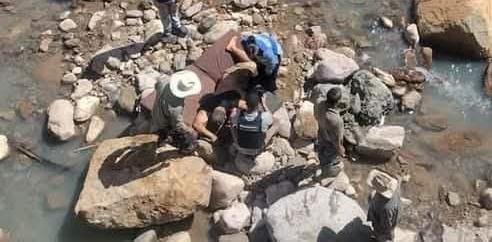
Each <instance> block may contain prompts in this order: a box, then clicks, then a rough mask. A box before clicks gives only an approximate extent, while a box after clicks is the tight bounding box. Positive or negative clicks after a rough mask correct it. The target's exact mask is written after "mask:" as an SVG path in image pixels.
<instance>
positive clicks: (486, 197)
mask: <svg viewBox="0 0 492 242" xmlns="http://www.w3.org/2000/svg"><path fill="white" fill-rule="evenodd" d="M480 204H481V205H482V207H483V208H485V209H487V210H492V188H487V189H485V190H483V191H482V192H481V193H480Z"/></svg>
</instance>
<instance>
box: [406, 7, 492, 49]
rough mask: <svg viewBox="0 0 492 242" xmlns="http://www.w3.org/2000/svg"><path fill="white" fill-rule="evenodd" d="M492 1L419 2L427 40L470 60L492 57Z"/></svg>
mask: <svg viewBox="0 0 492 242" xmlns="http://www.w3.org/2000/svg"><path fill="white" fill-rule="evenodd" d="M491 9H492V2H491V1H489V0H461V1H449V0H427V1H417V6H416V10H417V21H418V25H419V30H420V34H421V36H422V38H423V40H424V41H426V42H429V43H431V44H433V45H435V46H438V47H444V48H446V49H447V50H448V51H452V52H457V53H458V54H462V55H465V56H468V57H491V54H492V52H491V51H492V50H491V47H492V10H491Z"/></svg>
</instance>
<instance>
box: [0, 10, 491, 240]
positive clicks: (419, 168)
mask: <svg viewBox="0 0 492 242" xmlns="http://www.w3.org/2000/svg"><path fill="white" fill-rule="evenodd" d="M87 4H88V5H91V4H94V5H97V4H102V3H87ZM316 4H317V3H313V5H307V6H302V5H288V7H287V8H285V9H282V10H280V11H279V10H274V11H279V12H280V13H279V14H278V15H279V19H280V20H279V21H278V22H274V24H273V27H274V29H275V30H276V32H278V33H279V35H280V36H281V37H283V38H282V40H283V41H284V45H285V41H286V40H287V39H290V34H289V33H288V32H283V31H282V30H281V29H283V28H285V29H289V30H291V31H292V29H294V31H292V32H294V33H295V32H298V33H299V35H300V36H299V40H298V41H299V42H301V43H307V42H308V39H309V38H310V36H309V35H307V34H305V33H304V32H303V31H304V30H305V29H306V28H307V20H306V22H305V23H306V25H304V24H302V23H300V22H296V24H293V21H289V22H288V23H291V24H289V25H285V24H283V23H284V22H283V21H282V20H283V19H284V18H285V19H291V20H292V19H295V18H296V17H299V16H311V15H310V14H309V13H310V11H311V10H313V9H314V10H316V9H323V8H322V7H321V6H322V4H320V5H316ZM99 6H102V5H99ZM274 6H277V5H274ZM295 6H297V7H295ZM356 6H360V5H356ZM132 7H136V5H129V6H128V8H130V9H131V8H132ZM108 8H109V9H113V10H115V9H118V10H117V12H122V13H124V12H125V10H124V9H121V7H120V6H119V4H118V3H116V2H113V3H111V4H110V5H109V7H108ZM300 8H302V9H304V10H299V9H300ZM104 9H105V8H97V9H96V8H91V7H89V6H88V7H86V12H84V11H82V12H81V13H80V15H79V14H77V16H78V17H80V16H83V17H84V18H83V19H84V20H83V21H81V22H80V23H78V25H79V27H81V28H83V29H84V31H82V32H81V33H86V32H87V31H85V25H86V24H85V23H86V22H87V21H88V20H89V19H90V18H89V16H92V13H94V12H95V11H96V10H104ZM267 10H268V8H267ZM284 10H285V11H284ZM268 11H269V10H268ZM301 11H305V12H302V13H301ZM283 12H285V15H282V14H281V13H283ZM313 16H316V15H313ZM378 17H379V16H378ZM121 18H123V17H121ZM320 19H322V18H320ZM371 19H372V20H374V21H377V19H378V18H377V17H376V16H374V17H373V18H371ZM248 21H249V20H246V22H248ZM257 21H260V20H259V19H257ZM340 22H344V21H340ZM345 22H347V21H345ZM57 23H58V22H57ZM280 23H282V24H280ZM253 24H254V23H253ZM297 24H300V25H301V28H302V31H295V29H296V26H295V25H297ZM265 25H267V24H266V23H265ZM279 25H281V26H282V27H279ZM262 26H263V25H262ZM52 28H53V29H54V28H56V26H52ZM100 30H101V31H102V32H99V33H98V34H95V35H94V36H91V35H90V34H87V36H85V35H82V36H81V37H78V38H79V40H80V43H82V44H81V45H82V47H80V48H81V50H82V53H86V54H85V55H84V56H83V59H84V60H85V62H88V61H89V60H90V57H91V56H92V54H94V53H95V51H97V50H98V49H99V47H100V46H102V45H103V43H105V41H106V40H108V38H110V37H109V35H108V33H106V34H105V35H104V36H105V37H102V38H101V37H100V36H99V35H100V34H104V33H103V32H104V28H102V29H99V28H97V31H96V32H98V31H100ZM323 30H324V31H325V32H329V31H331V29H330V30H326V29H323ZM378 31H381V32H380V33H385V32H384V31H386V30H384V28H379V27H377V28H376V32H378ZM42 32H44V30H43V31H42ZM122 32H127V31H122ZM393 32H395V33H393V34H390V36H391V35H394V36H399V34H400V33H401V32H400V31H393ZM87 33H89V32H87ZM381 35H382V36H387V35H385V34H381ZM98 36H99V37H98ZM68 37H70V36H68ZM327 37H328V38H327V39H330V40H331V38H330V37H331V35H328V36H327ZM321 38H323V37H321ZM54 39H55V41H54V42H52V43H53V44H50V47H49V48H48V52H47V53H48V54H40V55H41V56H42V55H51V54H55V53H56V52H57V50H58V48H62V47H61V46H62V43H61V39H59V37H56V34H55V38H54ZM57 39H58V40H60V42H57ZM305 39H307V40H306V41H304V40H305ZM70 40H73V38H71V39H70ZM94 40H97V41H100V42H99V43H100V44H101V45H99V46H98V44H94V45H93V43H94V42H92V41H94ZM64 41H65V42H66V40H64ZM72 42H73V41H72ZM328 42H329V47H330V48H331V49H336V47H340V46H341V45H340V44H337V45H333V46H331V45H332V43H333V42H332V41H328ZM362 42H363V41H360V43H358V45H362V46H366V47H363V48H360V49H359V48H356V49H355V50H356V53H357V58H361V59H362V60H363V59H365V58H363V57H364V56H365V55H364V52H365V51H364V50H365V49H367V48H369V49H371V48H370V47H367V44H365V45H364V44H363V43H362ZM88 43H91V45H90V46H89V47H90V48H89V47H87V48H86V46H84V45H88ZM96 43H97V42H96ZM342 43H343V40H342ZM395 43H398V44H397V45H401V46H405V44H403V41H402V40H401V39H398V41H396V40H395ZM315 44H316V43H315ZM175 46H176V47H174V48H181V47H178V46H180V43H177V44H176V45H175ZM342 46H343V45H342ZM348 46H349V47H353V46H352V45H351V44H349V45H348ZM34 48H36V49H37V46H36V47H34ZM396 49H397V50H398V51H395V52H392V54H391V55H390V56H394V58H390V59H392V60H391V61H390V62H393V63H395V62H397V61H396V60H399V56H400V51H401V50H403V48H401V49H400V48H396ZM378 53H381V51H379V52H378ZM371 56H372V55H371ZM384 58H387V56H385V57H384ZM302 59H303V58H301V64H300V63H298V62H297V61H295V60H294V61H292V63H291V65H290V66H288V67H287V69H288V70H289V75H287V77H290V78H284V79H283V80H282V81H283V82H284V83H285V85H284V86H285V87H284V88H282V90H281V92H280V93H281V94H282V95H283V96H284V97H289V98H292V99H290V100H289V101H294V102H297V101H299V100H300V99H301V97H302V85H301V84H302V82H300V81H299V78H301V79H303V77H304V75H305V73H304V72H305V71H307V70H308V69H309V68H307V67H306V65H307V63H308V62H307V61H305V60H302ZM308 59H309V58H308ZM373 59H374V60H375V61H376V62H379V61H381V59H382V58H378V57H377V56H376V57H373ZM303 61H304V63H302V62H303ZM172 62H173V63H170V64H171V66H172V65H175V64H176V62H175V61H172ZM145 64H146V63H141V65H142V66H145ZM180 64H181V63H178V65H180ZM137 65H138V63H137ZM376 66H377V67H383V68H384V69H386V68H387V69H391V68H392V67H394V66H393V65H391V66H390V65H388V66H385V65H376ZM160 67H161V66H160V65H159V69H160ZM164 67H166V66H164ZM74 69H76V68H75V66H66V67H65V70H67V71H70V72H72V73H74V72H73V71H74ZM292 70H294V73H295V74H294V75H291V73H292ZM474 71H475V72H479V71H480V68H476V70H474ZM75 73H77V71H75ZM292 77H294V78H292ZM125 82H126V83H125V84H134V83H133V82H132V81H131V80H126V81H125ZM292 84H294V85H292ZM291 87H296V88H291ZM70 89H71V88H70V86H65V88H64V90H65V91H64V92H62V93H64V95H65V96H68V95H70V92H71V90H70ZM97 91H99V90H97ZM56 92H58V91H56ZM101 92H102V91H101ZM424 96H425V94H424ZM432 101H434V100H432ZM425 103H426V101H425V99H424V104H425ZM47 105H48V103H46V104H45V106H47ZM40 106H44V105H40ZM451 109H452V110H451V111H450V112H453V111H454V109H453V108H451ZM39 113H40V114H39V115H40V117H42V113H43V112H42V110H41V112H39ZM421 113H425V112H419V114H418V115H421V116H422V114H421ZM433 113H434V111H433ZM110 116H111V115H110ZM424 116H425V115H424ZM444 116H447V112H446V113H445V115H444ZM408 117H411V116H405V117H403V118H402V119H401V120H399V118H398V117H394V118H391V119H390V121H389V122H392V121H393V120H394V122H395V124H401V123H400V122H403V124H405V125H410V126H412V125H413V126H414V127H413V128H410V131H411V134H410V135H407V136H406V140H405V145H404V147H403V149H404V151H405V150H407V149H409V150H410V151H409V153H410V154H412V153H415V152H416V151H415V150H414V147H416V148H415V149H416V150H417V155H414V156H417V157H416V158H414V159H412V156H411V155H409V156H410V157H405V158H406V159H407V160H410V162H408V161H407V162H408V163H410V165H408V167H407V166H406V165H405V164H401V162H398V161H396V162H395V161H392V162H390V163H387V164H386V165H385V166H384V167H381V166H380V165H378V166H372V165H367V164H360V163H358V162H354V163H353V165H352V166H350V165H349V166H348V167H347V173H348V175H349V177H350V178H351V180H352V185H353V186H354V187H355V188H356V190H357V191H358V193H359V201H360V202H362V203H363V201H364V200H365V199H364V197H365V188H364V184H362V183H360V184H361V186H360V188H359V187H358V185H359V182H360V181H362V180H364V179H359V180H360V181H359V182H357V180H358V179H357V176H360V177H365V173H366V172H367V171H368V169H369V168H371V167H380V168H385V169H388V170H389V171H392V173H395V174H402V175H407V174H409V175H410V177H411V179H410V182H409V183H408V184H406V185H405V192H406V193H404V196H407V197H408V198H410V200H412V202H413V204H412V206H411V208H410V209H409V210H407V211H408V214H406V216H404V224H405V225H406V226H408V227H409V228H413V229H415V230H416V231H421V230H424V229H425V227H426V226H425V225H424V224H423V223H422V222H421V218H422V217H426V216H425V215H427V213H428V211H429V210H430V208H437V210H438V211H439V213H438V214H439V215H437V217H438V218H439V219H440V220H442V221H443V222H447V223H448V224H449V225H456V221H457V218H458V219H459V220H461V221H467V222H468V223H472V222H474V220H476V218H477V216H478V214H479V212H480V211H479V209H478V208H475V206H474V202H473V201H477V200H478V197H477V194H478V193H477V192H476V191H474V189H473V186H472V185H473V184H472V183H473V180H474V179H469V178H468V177H466V176H467V175H468V173H462V172H461V170H460V169H456V170H455V169H450V168H449V166H448V165H446V164H447V163H446V162H444V160H443V156H441V154H443V153H444V154H449V157H446V160H448V159H449V160H450V164H452V165H454V166H456V167H460V164H463V163H465V164H466V163H467V162H468V160H467V158H466V157H465V158H462V161H460V160H456V156H458V157H461V156H462V153H461V151H460V150H459V149H460V147H463V146H464V147H466V149H465V150H466V151H469V152H470V153H475V151H474V150H473V149H471V148H472V146H480V147H482V148H483V149H484V150H485V153H487V152H486V150H487V149H486V147H487V140H486V137H487V135H485V134H487V132H488V131H487V130H484V131H477V130H472V131H471V132H469V131H465V132H462V133H460V132H454V129H455V126H454V125H453V124H454V122H453V121H451V125H447V126H448V128H447V130H452V131H451V132H445V133H444V134H432V133H431V134H427V133H426V132H423V131H422V130H419V129H418V128H415V125H414V124H412V121H410V122H409V121H408V119H409V118H408ZM411 119H412V118H410V120H411ZM387 122H388V121H387ZM465 123H466V124H468V123H467V122H465ZM86 125H87V124H86ZM424 126H425V125H424ZM437 126H438V127H441V126H443V125H442V124H438V125H437ZM414 129H417V130H416V131H419V132H423V134H422V136H416V137H415V138H414V137H413V135H414V134H413V133H414V131H415V130H414ZM82 133H83V132H82ZM415 133H418V132H415ZM448 133H450V134H448ZM455 133H456V134H455ZM469 133H471V134H470V135H469ZM429 136H431V138H432V137H434V136H437V137H436V139H437V142H439V141H441V140H456V141H453V142H451V143H448V142H446V143H444V144H441V143H442V142H441V143H438V144H437V145H434V146H436V147H437V149H434V150H432V151H430V152H429V153H431V154H434V155H435V156H436V157H437V159H435V160H433V159H430V158H429V155H428V153H427V152H425V153H424V152H422V150H423V148H422V147H420V146H418V145H415V146H414V145H413V144H416V143H417V144H418V143H420V141H419V140H427V139H430V138H428V137H429ZM106 137H111V136H110V135H109V136H106ZM113 137H114V136H113ZM450 137H451V138H452V139H450ZM476 139H479V140H480V141H479V142H478V143H477V141H475V140H476ZM460 140H461V141H460ZM81 145H82V144H81ZM424 145H425V144H424ZM430 145H431V146H432V143H431V144H430ZM70 146H74V147H73V148H77V147H78V146H79V145H78V144H71V145H70ZM82 146H83V145H82ZM456 147H458V150H456V149H457V148H456ZM402 154H405V153H404V152H403V153H402ZM71 156H73V155H71ZM472 157H473V156H472ZM484 157H487V154H484ZM85 159H87V158H85ZM421 159H422V160H425V161H424V162H421ZM468 159H469V158H468ZM403 163H404V162H403ZM486 163H487V162H481V164H486ZM349 164H352V163H350V162H349ZM435 164H438V165H435ZM441 164H442V169H444V170H445V171H447V172H446V173H445V174H454V172H455V171H460V172H458V173H455V174H454V176H451V177H449V176H447V175H445V176H442V175H439V174H440V173H441V172H438V171H440V170H441V167H440V165H441ZM80 166H81V167H83V166H84V165H83V164H81V165H80ZM432 166H437V167H439V168H432ZM402 169H403V170H402ZM476 169H477V168H475V167H470V170H476ZM466 170H468V169H466ZM473 175H474V176H473V177H475V178H481V174H480V175H479V174H473ZM455 176H457V177H455ZM436 180H437V181H438V182H437V184H435V186H430V187H427V184H429V183H432V184H434V183H435V182H436ZM422 181H425V182H422ZM450 181H453V183H452V184H453V185H452V186H451V187H452V188H453V189H449V188H447V189H445V190H444V191H439V190H441V189H440V188H439V186H440V184H447V183H449V182H450ZM427 188H428V189H427ZM75 190H77V189H75ZM446 190H452V191H455V192H457V193H458V194H460V195H461V196H463V197H465V198H464V199H463V200H464V201H467V202H462V203H461V205H460V206H458V207H449V206H448V205H447V202H446V199H445V198H444V199H441V194H442V193H444V194H446ZM422 194H425V196H424V199H420V197H421V196H422ZM468 201H471V203H472V204H469V203H468ZM413 207H415V208H413ZM406 213H407V212H406ZM434 219H435V217H434V216H429V220H434ZM405 220H406V221H405ZM5 227H7V228H8V225H7V226H5ZM66 241H71V240H66Z"/></svg>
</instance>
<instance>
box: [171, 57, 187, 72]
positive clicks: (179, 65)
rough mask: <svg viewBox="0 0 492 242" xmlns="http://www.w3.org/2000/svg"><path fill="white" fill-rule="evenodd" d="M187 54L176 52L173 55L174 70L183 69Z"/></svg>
mask: <svg viewBox="0 0 492 242" xmlns="http://www.w3.org/2000/svg"><path fill="white" fill-rule="evenodd" d="M186 58H187V55H186V54H183V53H177V54H176V55H175V56H174V69H175V70H176V71H180V70H183V69H184V68H185V67H186Z"/></svg>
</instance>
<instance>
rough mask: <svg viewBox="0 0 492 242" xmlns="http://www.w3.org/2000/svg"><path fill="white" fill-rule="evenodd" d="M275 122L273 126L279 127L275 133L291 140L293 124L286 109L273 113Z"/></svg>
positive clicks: (282, 108)
mask: <svg viewBox="0 0 492 242" xmlns="http://www.w3.org/2000/svg"><path fill="white" fill-rule="evenodd" d="M273 121H274V124H273V125H276V126H277V130H276V131H275V132H276V133H278V135H280V136H281V137H283V138H286V139H289V138H290V135H291V133H292V123H291V122H290V117H289V113H288V112H287V109H286V108H285V107H281V108H280V109H279V110H277V111H275V112H274V113H273Z"/></svg>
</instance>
